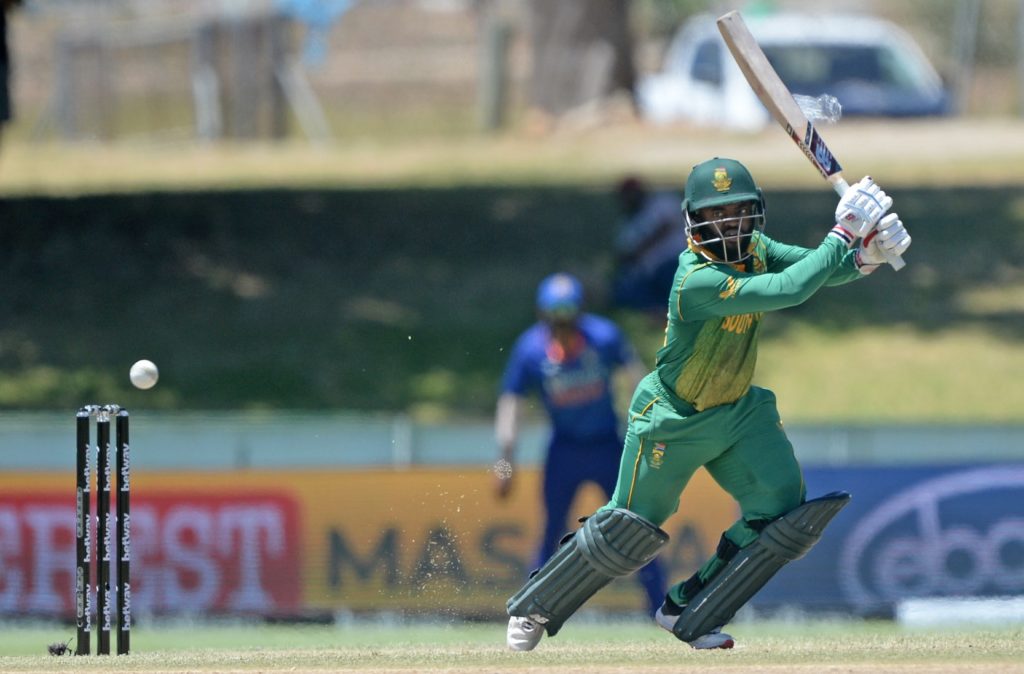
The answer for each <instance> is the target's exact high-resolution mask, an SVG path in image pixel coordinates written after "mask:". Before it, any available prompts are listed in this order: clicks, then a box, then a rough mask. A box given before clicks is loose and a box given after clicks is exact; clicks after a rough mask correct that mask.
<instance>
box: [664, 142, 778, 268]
mask: <svg viewBox="0 0 1024 674" xmlns="http://www.w3.org/2000/svg"><path fill="white" fill-rule="evenodd" d="M748 202H749V203H751V204H752V205H751V206H750V208H741V207H734V209H733V210H735V209H738V210H739V212H737V213H736V214H735V215H732V216H729V217H718V218H717V219H715V218H711V219H707V220H705V219H704V218H702V217H701V215H700V213H699V211H701V210H702V209H705V208H717V207H721V206H727V205H729V204H743V203H748ZM683 214H684V216H685V220H686V236H687V238H688V239H689V240H690V246H691V248H693V249H694V250H696V251H697V252H698V253H700V254H701V255H703V256H704V257H705V258H706V259H708V260H711V261H713V262H729V263H737V262H743V261H744V260H746V259H747V258H748V257H750V256H751V255H752V254H753V251H754V242H755V241H756V236H755V235H760V232H762V231H764V222H765V221H764V195H763V194H762V193H761V189H760V188H759V187H758V186H757V185H756V184H754V178H753V177H752V176H751V175H750V171H748V170H747V168H746V167H745V166H744V165H743V164H741V163H739V162H738V161H736V160H735V159H726V158H724V157H715V158H714V159H709V160H708V161H706V162H702V163H700V164H697V165H696V166H694V167H693V170H692V171H690V176H689V177H688V178H687V179H686V191H685V194H684V199H683Z"/></svg>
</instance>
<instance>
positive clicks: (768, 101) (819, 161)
mask: <svg viewBox="0 0 1024 674" xmlns="http://www.w3.org/2000/svg"><path fill="white" fill-rule="evenodd" d="M718 30H719V31H720V32H721V33H722V38H723V39H724V40H725V44H726V46H728V47H729V51H730V52H732V56H733V58H734V59H736V64H737V65H738V66H739V67H740V70H741V71H743V76H744V77H746V78H747V82H749V83H750V87H751V88H752V89H753V90H754V93H756V94H757V97H758V98H760V99H761V102H762V103H764V107H766V108H768V112H769V113H770V114H771V116H772V117H773V118H774V119H775V121H776V122H778V123H779V124H780V125H782V128H783V129H785V130H786V133H787V134H788V135H789V137H790V138H792V139H793V142H794V143H796V144H797V147H799V148H800V149H801V150H803V152H804V155H805V156H806V157H807V159H809V160H810V162H811V163H812V164H814V166H815V168H817V169H818V171H819V172H820V173H821V175H822V177H824V178H825V180H827V181H828V182H829V183H831V185H832V187H833V188H834V189H835V191H836V193H837V194H839V196H842V195H843V194H844V193H845V192H846V190H847V189H848V188H849V187H850V185H849V184H848V183H847V182H846V180H845V179H844V178H843V173H842V171H843V168H842V167H841V166H840V165H839V162H838V161H836V158H835V156H834V155H833V154H832V152H831V150H829V149H828V146H827V145H825V141H824V140H823V139H822V137H821V134H819V133H818V130H817V129H815V128H814V125H813V124H812V123H811V122H810V120H808V119H807V115H805V114H804V111H803V110H801V109H800V105H799V104H797V102H796V100H795V99H794V98H793V94H791V93H790V91H789V89H788V88H786V85H785V84H784V83H783V82H782V78H780V77H779V74H778V73H776V72H775V69H774V68H773V67H772V64H771V63H769V62H768V57H766V56H765V55H764V52H763V51H762V50H761V47H760V46H759V45H758V44H757V40H755V39H754V36H753V35H752V34H751V33H750V29H748V28H747V24H746V23H744V22H743V17H742V16H740V13H739V12H738V11H735V10H733V11H731V12H729V13H728V14H725V15H723V16H720V17H719V18H718ZM886 261H887V262H888V263H889V264H890V265H892V268H893V269H896V270H899V269H902V268H903V267H904V266H905V264H906V263H905V262H904V261H903V258H901V257H900V256H898V255H891V256H887V257H886Z"/></svg>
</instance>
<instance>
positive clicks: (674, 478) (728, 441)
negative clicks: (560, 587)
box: [602, 372, 806, 606]
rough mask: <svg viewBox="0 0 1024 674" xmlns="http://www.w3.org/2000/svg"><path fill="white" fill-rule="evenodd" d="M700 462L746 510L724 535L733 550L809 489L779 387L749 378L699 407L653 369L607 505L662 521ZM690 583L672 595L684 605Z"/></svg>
mask: <svg viewBox="0 0 1024 674" xmlns="http://www.w3.org/2000/svg"><path fill="white" fill-rule="evenodd" d="M701 466H704V468H705V469H706V470H707V471H708V473H709V474H710V475H711V477H712V478H714V480H715V481H716V482H717V483H718V484H719V485H720V486H721V487H722V488H723V489H724V490H725V491H726V492H728V493H729V494H730V495H731V496H732V497H733V498H734V499H736V501H737V503H739V506H740V513H741V517H740V519H739V520H737V521H736V522H735V523H734V524H733V525H732V526H731V527H729V529H728V530H726V532H725V534H724V536H723V544H725V545H726V546H727V547H728V546H729V545H730V544H731V545H732V546H735V547H734V548H733V549H734V550H737V549H740V548H744V547H746V546H747V545H749V544H750V543H753V542H754V540H755V539H756V538H757V536H758V532H759V531H760V529H761V528H763V526H764V524H766V523H767V522H768V521H770V520H774V519H776V518H777V517H779V516H781V515H784V514H785V513H787V512H789V511H790V510H792V509H793V508H796V507H797V506H798V505H800V504H801V503H802V502H803V501H804V498H805V496H806V487H805V485H804V481H803V474H802V473H801V470H800V465H799V464H798V463H797V460H796V456H794V454H793V445H792V444H790V442H789V439H788V438H787V437H786V433H785V431H784V430H783V428H782V422H781V420H780V418H779V412H778V409H777V408H776V405H775V394H774V393H772V392H771V391H769V390H767V389H763V388H758V387H756V386H752V387H751V388H750V390H749V391H747V393H746V394H744V395H743V397H742V398H740V399H739V400H737V401H736V402H734V403H732V404H730V405H721V406H719V407H713V408H711V409H708V410H704V411H703V412H698V411H696V410H695V409H694V408H693V407H692V406H690V405H689V404H688V403H686V401H684V400H681V399H680V398H678V397H677V396H675V394H673V393H672V392H670V391H668V390H667V389H666V387H665V386H664V385H663V384H662V382H661V379H660V377H659V376H658V374H657V372H652V373H651V374H649V375H647V377H645V378H644V379H643V381H641V382H640V385H639V386H637V389H636V392H635V393H634V394H633V400H632V402H631V403H630V410H629V428H628V429H627V431H626V441H625V445H624V447H623V450H622V459H621V464H620V466H619V479H618V483H617V484H616V488H615V493H614V494H613V495H612V498H611V501H610V502H609V503H608V505H606V506H604V508H602V509H606V508H626V509H628V510H631V511H633V512H635V513H637V514H638V515H641V516H642V517H645V518H647V519H648V520H650V521H651V522H654V523H655V524H657V525H658V526H661V524H663V523H664V522H665V520H667V519H668V518H669V517H670V516H671V515H672V514H673V513H674V512H675V511H676V510H677V509H678V508H679V497H680V495H681V494H682V492H683V489H684V488H685V487H686V484H687V483H688V482H689V480H690V478H691V477H692V476H693V474H694V473H695V472H696V471H697V469H698V468H700V467H701ZM721 555H722V544H720V545H719V551H718V552H717V553H716V554H715V555H713V556H712V557H711V559H709V560H708V561H707V562H706V563H705V564H704V565H703V566H702V567H701V569H700V570H699V571H698V572H697V574H696V577H698V578H699V579H700V581H701V584H703V583H704V582H706V581H707V580H708V579H709V578H710V577H711V576H713V575H714V574H715V573H717V572H718V570H719V569H720V568H722V567H723V566H725V564H726V562H727V559H725V560H723V559H722V558H721ZM728 556H731V555H728ZM689 587H690V588H692V587H693V586H692V581H691V584H690V585H689ZM686 589H687V583H678V584H676V585H674V586H673V587H672V588H670V589H669V597H670V598H671V599H672V600H673V601H674V602H676V603H677V604H679V605H681V606H682V605H685V604H686V603H687V602H688V601H689V597H688V596H687V592H686ZM692 591H693V590H692V589H691V592H692Z"/></svg>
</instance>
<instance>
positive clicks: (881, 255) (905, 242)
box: [856, 213, 911, 274]
mask: <svg viewBox="0 0 1024 674" xmlns="http://www.w3.org/2000/svg"><path fill="white" fill-rule="evenodd" d="M910 241H911V239H910V233H909V232H907V228H906V227H904V226H903V221H902V220H900V216H899V215H897V214H896V213H890V214H889V215H887V216H885V217H884V218H882V220H881V221H880V222H879V223H878V226H877V227H875V229H874V231H873V232H871V233H870V234H868V235H867V236H866V237H864V240H863V241H861V243H860V248H859V249H858V250H857V255H856V261H857V268H858V269H860V272H861V273H862V274H870V273H871V272H873V271H874V270H875V269H877V268H878V266H879V265H881V264H883V263H884V262H887V261H888V260H889V258H890V257H896V256H901V255H903V253H905V252H907V249H908V248H910Z"/></svg>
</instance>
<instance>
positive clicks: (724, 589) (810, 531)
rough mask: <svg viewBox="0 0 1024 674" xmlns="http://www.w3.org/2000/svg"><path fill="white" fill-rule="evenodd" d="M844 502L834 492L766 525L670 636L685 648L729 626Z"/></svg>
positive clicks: (841, 494) (802, 552) (697, 599)
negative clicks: (699, 638) (738, 612)
mask: <svg viewBox="0 0 1024 674" xmlns="http://www.w3.org/2000/svg"><path fill="white" fill-rule="evenodd" d="M849 502H850V495H849V494H847V493H846V492H833V493H831V494H828V495H826V496H822V497H821V498H817V499H814V500H812V501H807V502H806V503H804V504H803V505H800V506H798V507H796V508H794V509H793V510H791V511H790V512H788V513H786V514H785V515H783V516H782V517H780V518H779V519H777V520H775V521H774V522H772V523H771V524H769V525H768V526H767V527H765V528H764V531H762V532H761V535H760V536H758V538H757V540H755V541H754V542H753V543H751V544H750V545H748V546H747V547H745V548H743V549H742V550H740V552H739V554H737V555H736V556H735V557H733V559H732V561H730V562H729V564H728V565H726V567H725V568H724V569H722V570H721V571H720V572H719V573H718V574H716V575H715V576H714V578H712V579H711V580H710V581H708V583H707V585H705V586H704V589H702V590H701V591H700V592H699V593H697V595H696V596H695V597H693V598H692V599H691V600H690V603H689V604H687V606H686V608H685V609H684V610H683V613H682V615H680V616H679V620H677V621H676V624H675V626H674V627H673V628H672V632H673V633H674V634H675V635H676V637H678V638H679V639H680V640H682V641H687V642H689V641H693V640H694V639H696V638H698V637H701V636H703V635H705V634H707V633H708V632H710V631H711V630H713V629H715V628H716V627H721V626H722V625H725V624H726V623H727V622H729V621H730V620H732V618H733V616H734V615H736V611H738V610H739V609H740V607H742V606H743V605H744V604H746V603H747V602H748V601H749V600H750V598H751V597H753V596H754V595H755V594H756V593H757V591H758V590H760V589H761V588H762V587H764V585H765V583H767V582H768V581H769V580H771V578H772V576H774V575H775V574H776V573H777V572H778V570H779V569H781V568H782V567H783V566H785V565H786V564H788V563H789V562H791V561H793V560H795V559H800V558H801V557H803V556H804V555H805V554H807V551H808V550H810V549H811V548H812V547H814V544H815V543H817V542H818V540H820V539H821V534H822V532H824V530H825V527H826V526H827V525H828V523H829V522H831V521H832V518H833V517H835V516H836V514H837V513H838V512H839V511H840V510H842V509H843V508H844V507H846V505H847V504H848V503H849Z"/></svg>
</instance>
